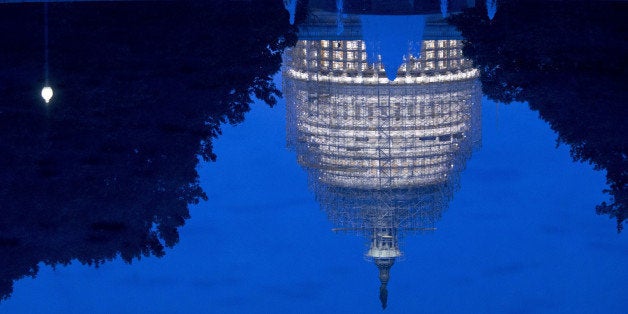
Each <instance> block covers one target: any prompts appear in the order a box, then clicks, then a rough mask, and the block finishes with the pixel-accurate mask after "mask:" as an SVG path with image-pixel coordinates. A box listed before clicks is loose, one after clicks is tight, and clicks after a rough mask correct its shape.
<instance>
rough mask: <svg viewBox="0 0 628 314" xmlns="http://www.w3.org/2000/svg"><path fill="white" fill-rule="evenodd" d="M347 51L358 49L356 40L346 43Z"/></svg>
mask: <svg viewBox="0 0 628 314" xmlns="http://www.w3.org/2000/svg"><path fill="white" fill-rule="evenodd" d="M347 49H352V50H355V49H358V41H357V40H353V41H348V42H347Z"/></svg>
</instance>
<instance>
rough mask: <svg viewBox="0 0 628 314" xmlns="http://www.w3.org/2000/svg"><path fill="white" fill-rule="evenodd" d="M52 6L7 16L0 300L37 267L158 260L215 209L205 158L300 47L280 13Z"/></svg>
mask: <svg viewBox="0 0 628 314" xmlns="http://www.w3.org/2000/svg"><path fill="white" fill-rule="evenodd" d="M49 12H50V13H49V34H50V44H49V54H50V82H51V85H52V86H53V88H54V91H55V95H54V97H53V99H52V101H51V103H50V105H49V106H46V105H45V104H44V102H43V100H42V99H41V98H40V96H39V92H40V90H41V88H42V87H43V83H44V82H43V76H44V75H43V73H44V70H43V69H44V47H43V43H44V38H43V34H44V31H43V30H44V27H43V21H44V18H43V6H42V4H20V5H11V4H5V5H3V6H2V10H0V42H2V43H3V49H2V52H0V73H1V75H0V165H1V167H2V171H0V252H1V253H0V300H1V299H4V298H7V297H9V295H10V294H11V292H12V286H13V282H14V281H15V280H17V279H19V278H21V277H24V276H27V275H28V276H35V275H36V274H37V271H38V264H39V263H42V262H43V263H44V264H46V265H53V266H54V265H66V264H68V263H70V262H71V261H73V260H78V261H79V262H81V263H84V264H90V265H98V264H101V263H103V262H105V261H108V260H112V259H114V258H117V257H118V256H119V257H121V258H122V259H124V260H125V261H127V262H129V263H130V262H131V261H132V260H134V259H139V258H141V257H142V256H149V255H155V256H162V255H163V254H164V247H172V246H174V245H175V244H176V243H177V242H178V231H177V229H178V228H179V227H180V226H182V225H183V224H184V222H185V220H186V219H188V218H189V217H190V215H189V212H188V206H189V205H190V204H195V203H198V202H199V201H200V200H203V199H206V196H205V193H204V192H203V191H202V190H201V188H200V186H199V181H198V174H197V172H196V166H197V164H198V162H199V157H200V158H202V159H204V160H206V161H207V160H215V159H216V156H215V155H214V153H213V152H212V145H211V143H212V139H213V138H215V137H216V136H218V135H219V134H220V125H221V124H222V123H226V122H230V123H238V122H241V121H243V119H244V113H245V112H247V111H248V110H249V105H250V104H251V103H252V99H251V97H252V96H251V95H254V96H255V97H257V98H259V99H262V100H263V101H265V102H266V103H268V104H269V105H273V104H275V102H276V97H277V96H279V95H280V93H279V91H278V89H277V88H276V86H275V85H274V84H273V82H272V79H271V76H272V75H273V74H274V73H276V72H277V71H278V70H279V68H280V65H281V53H282V51H283V49H284V48H285V47H287V46H289V45H292V44H294V42H295V41H296V35H295V33H296V32H295V29H294V27H292V26H290V25H289V19H288V13H287V12H286V11H285V10H284V8H283V5H282V2H281V1H280V0H277V1H265V2H263V3H258V2H250V3H249V2H233V1H224V2H220V1H207V2H206V3H204V4H198V3H187V2H186V3H179V2H155V3H146V2H127V3H115V4H110V3H90V4H51V5H50V10H49Z"/></svg>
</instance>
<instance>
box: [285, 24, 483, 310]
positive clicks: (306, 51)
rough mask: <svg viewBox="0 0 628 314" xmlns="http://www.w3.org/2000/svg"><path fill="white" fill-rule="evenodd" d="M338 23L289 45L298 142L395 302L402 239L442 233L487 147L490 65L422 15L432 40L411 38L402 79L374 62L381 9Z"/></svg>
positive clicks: (331, 213)
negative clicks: (467, 54)
mask: <svg viewBox="0 0 628 314" xmlns="http://www.w3.org/2000/svg"><path fill="white" fill-rule="evenodd" d="M326 18H327V19H326ZM385 18H387V19H390V17H389V16H388V17H385ZM396 18H398V19H407V18H408V17H404V16H399V17H396ZM331 19H332V16H331V14H327V15H326V13H325V12H317V19H316V20H315V21H313V20H314V19H312V20H308V21H306V23H305V25H303V26H301V28H300V37H299V38H300V40H299V41H298V43H297V45H296V46H295V47H294V48H293V49H292V50H291V51H289V52H288V53H286V56H285V58H286V62H285V67H284V69H283V78H284V93H285V97H286V103H287V142H288V146H289V147H290V148H291V149H294V150H295V151H296V153H297V159H298V162H299V164H300V165H301V166H302V167H303V168H305V169H306V170H307V172H308V180H309V185H310V187H311V189H312V190H313V191H314V194H315V196H316V199H317V201H318V202H319V203H320V205H321V208H322V209H323V210H324V211H325V212H326V213H327V215H328V217H329V219H330V220H331V221H332V222H333V223H334V224H335V228H334V231H339V232H347V233H354V234H358V235H361V236H364V237H365V238H366V239H367V241H368V243H369V244H368V249H367V251H366V253H365V257H366V258H367V259H368V260H371V261H373V262H374V263H375V265H376V266H377V268H378V269H379V279H380V282H381V286H380V293H379V297H380V300H381V302H382V307H383V308H385V307H386V305H387V296H388V291H387V288H386V286H387V283H388V281H389V278H390V270H391V267H392V266H393V264H394V263H395V261H396V260H397V259H399V258H401V257H402V256H403V252H402V248H401V247H400V241H401V238H402V237H403V236H404V235H407V234H409V233H413V232H428V231H433V230H435V226H436V222H437V221H438V219H439V218H440V216H441V214H442V212H443V211H444V210H445V209H446V208H447V206H448V204H449V201H450V200H451V199H452V197H453V193H454V191H455V189H456V188H457V186H458V177H459V174H460V172H461V171H462V170H463V169H464V167H465V163H466V161H467V160H468V159H469V157H470V156H471V153H472V152H473V150H474V149H477V148H478V147H479V146H480V142H481V121H480V119H481V115H480V109H481V92H480V86H479V81H478V75H479V72H478V71H477V70H476V69H474V68H473V67H472V64H471V62H470V61H469V60H466V59H464V58H463V56H462V51H461V49H462V41H461V38H460V37H459V34H457V33H456V31H455V29H453V28H452V27H450V26H448V25H447V24H446V23H445V21H443V20H442V18H441V16H440V14H434V15H427V16H422V17H421V18H420V19H418V20H419V21H424V23H425V25H424V27H423V36H422V38H421V37H419V38H416V37H409V39H407V41H406V44H407V45H406V47H412V46H419V47H420V49H419V52H418V53H416V52H412V51H410V50H409V49H408V50H407V52H405V53H404V52H403V51H402V53H401V54H400V55H399V56H398V57H399V58H403V63H402V64H401V66H400V67H399V69H398V71H397V72H396V73H392V75H391V73H386V70H385V69H387V67H385V65H384V64H382V62H381V61H375V62H370V60H368V59H369V58H367V53H369V54H372V53H373V51H367V50H368V48H370V47H371V45H367V44H366V42H367V41H369V39H367V38H364V37H366V36H365V33H367V32H366V31H364V30H365V29H369V32H368V33H372V28H369V26H368V25H363V24H365V23H367V21H368V22H371V21H373V20H374V19H376V17H373V16H370V17H369V18H361V17H360V16H349V17H348V18H347V21H349V22H347V24H346V25H345V30H344V33H343V34H341V35H336V34H335V33H334V32H331V30H333V28H332V27H325V26H326V25H325V23H326V21H328V20H331ZM325 30H330V31H329V32H326V31H325ZM381 35H383V34H381ZM397 35H399V34H397ZM391 36H395V34H393V35H391ZM399 36H403V34H401V35H399ZM376 46H377V45H373V47H376ZM386 48H387V49H382V50H385V51H391V50H390V49H389V48H390V47H386ZM401 48H402V49H403V47H401ZM375 53H376V54H379V56H378V60H382V59H386V58H382V56H381V53H382V52H381V51H375ZM390 59H391V57H390V56H388V58H387V59H386V60H390ZM389 78H393V80H390V79H389Z"/></svg>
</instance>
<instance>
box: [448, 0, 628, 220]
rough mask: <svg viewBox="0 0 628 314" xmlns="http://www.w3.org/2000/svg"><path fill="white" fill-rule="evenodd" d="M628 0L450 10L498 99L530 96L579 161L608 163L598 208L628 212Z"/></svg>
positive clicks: (617, 215)
mask: <svg viewBox="0 0 628 314" xmlns="http://www.w3.org/2000/svg"><path fill="white" fill-rule="evenodd" d="M627 12H628V3H626V2H604V1H595V2H570V1H567V2H562V1H536V2H528V1H499V2H498V11H497V14H496V15H495V17H494V19H493V20H490V19H489V18H488V16H487V12H486V8H485V7H483V5H482V4H481V3H480V5H479V6H477V7H475V8H471V9H467V10H465V11H464V12H463V13H462V14H459V15H455V16H453V17H452V18H450V22H451V23H453V24H454V25H455V26H456V27H458V29H459V30H460V31H461V33H462V36H463V37H464V39H465V40H464V50H463V52H464V54H465V56H467V57H469V58H470V59H472V60H473V62H474V63H475V65H476V66H477V67H478V68H479V69H480V71H481V81H482V89H483V92H484V93H485V94H486V95H487V96H488V97H489V98H491V99H493V100H496V101H499V102H504V103H510V102H512V101H521V102H527V103H528V104H529V106H530V108H531V109H533V110H538V112H539V114H540V116H541V118H542V119H543V120H545V121H547V122H548V123H549V125H550V126H551V128H552V129H553V130H554V131H556V132H557V133H558V140H557V141H558V143H559V144H560V143H565V144H568V145H570V149H571V156H572V157H573V159H574V160H576V161H582V162H589V163H592V164H593V165H594V167H595V169H598V170H606V178H607V184H608V186H609V188H608V190H605V192H606V193H608V194H609V195H610V197H611V200H610V201H609V202H603V203H601V204H600V205H598V206H597V208H596V211H597V213H598V214H604V215H609V217H611V218H614V219H616V221H617V231H618V232H621V230H622V228H623V222H624V221H625V219H626V218H628V209H627V208H628V187H627V183H628V176H627V175H628V173H627V169H628V167H627V156H628V152H627V151H626V149H627V147H628V145H627V144H628V143H627V142H628V136H627V134H628V129H627V128H628V126H627V124H626V118H627V117H628V115H627V113H628V108H627V107H626V104H627V103H628V102H627V100H628V97H627V96H628V89H627V88H626V86H628V80H627V79H626V78H627V75H628V73H627V72H628V59H627V58H626V56H627V55H628V38H626V34H627V33H628V32H627V31H628V24H626V23H625V22H624V20H625V17H626V16H627Z"/></svg>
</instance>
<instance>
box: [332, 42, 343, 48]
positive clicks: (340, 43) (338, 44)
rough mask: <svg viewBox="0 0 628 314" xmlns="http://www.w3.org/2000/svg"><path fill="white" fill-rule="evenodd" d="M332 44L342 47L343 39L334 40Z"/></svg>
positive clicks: (335, 46)
mask: <svg viewBox="0 0 628 314" xmlns="http://www.w3.org/2000/svg"><path fill="white" fill-rule="evenodd" d="M332 44H333V45H334V48H342V41H337V40H334V41H333V42H332Z"/></svg>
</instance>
